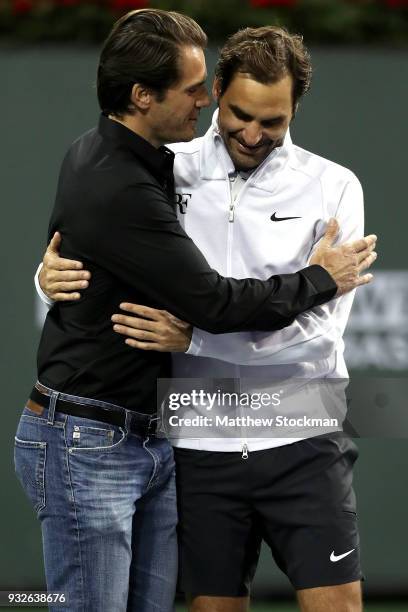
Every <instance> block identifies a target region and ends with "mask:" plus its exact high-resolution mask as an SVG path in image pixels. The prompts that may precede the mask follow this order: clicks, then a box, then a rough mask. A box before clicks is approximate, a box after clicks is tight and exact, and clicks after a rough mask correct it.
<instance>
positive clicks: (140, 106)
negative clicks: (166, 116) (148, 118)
mask: <svg viewBox="0 0 408 612" xmlns="http://www.w3.org/2000/svg"><path fill="white" fill-rule="evenodd" d="M152 100H153V92H152V90H151V89H148V88H147V87H146V86H145V85H140V83H135V84H134V85H133V87H132V93H131V95H130V101H131V103H132V104H133V106H134V107H135V109H137V110H140V111H142V112H143V111H147V110H149V108H150V105H151V103H152Z"/></svg>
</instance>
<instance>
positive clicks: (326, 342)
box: [187, 176, 364, 366]
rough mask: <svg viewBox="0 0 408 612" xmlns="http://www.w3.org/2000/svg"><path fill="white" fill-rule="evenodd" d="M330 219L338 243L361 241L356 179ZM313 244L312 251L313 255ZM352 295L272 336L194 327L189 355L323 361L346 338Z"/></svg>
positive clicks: (242, 361)
mask: <svg viewBox="0 0 408 612" xmlns="http://www.w3.org/2000/svg"><path fill="white" fill-rule="evenodd" d="M329 216H335V217H336V218H337V220H338V221H339V225H340V233H339V238H338V242H339V243H340V242H348V241H352V240H356V239H358V238H361V237H362V236H363V232H364V206H363V192H362V189H361V185H360V183H359V181H358V180H357V178H356V177H354V176H353V178H352V179H351V180H350V181H349V182H348V183H347V184H346V186H345V188H344V190H343V193H342V196H341V198H340V201H339V203H338V206H337V210H336V212H335V214H334V215H330V214H329ZM320 238H321V236H320ZM317 244H318V242H316V244H315V245H314V246H313V248H312V249H311V255H312V253H313V251H314V250H315V249H316V247H317ZM354 293H355V291H352V292H350V293H348V294H347V295H344V296H342V297H340V298H337V299H333V300H331V301H330V302H328V303H327V304H324V305H323V306H319V307H317V308H314V309H312V310H309V311H307V312H305V313H303V314H301V315H299V316H298V317H297V318H296V320H295V321H294V322H293V323H292V324H291V325H290V326H288V327H285V328H284V329H281V330H279V331H275V332H267V333H266V332H240V333H233V334H220V335H213V334H210V333H207V332H204V331H202V330H200V329H196V328H195V329H194V331H193V336H192V340H191V344H190V347H189V349H188V351H187V354H188V355H195V356H197V357H213V358H214V359H220V360H222V361H228V362H231V363H235V364H239V365H250V366H261V365H277V364H288V363H298V362H302V361H316V360H320V359H326V358H327V357H329V355H331V354H332V353H333V351H334V349H335V347H336V344H337V343H338V341H339V340H340V338H341V337H342V335H343V333H344V330H345V327H346V324H347V320H348V317H349V314H350V310H351V306H352V303H353V299H354Z"/></svg>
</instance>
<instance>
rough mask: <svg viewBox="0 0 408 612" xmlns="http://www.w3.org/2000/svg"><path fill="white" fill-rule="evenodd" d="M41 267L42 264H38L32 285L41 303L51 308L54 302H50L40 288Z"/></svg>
mask: <svg viewBox="0 0 408 612" xmlns="http://www.w3.org/2000/svg"><path fill="white" fill-rule="evenodd" d="M42 267H43V264H42V263H40V265H39V266H38V268H37V272H36V273H35V276H34V285H35V289H36V291H37V294H38V296H39V298H40V299H41V301H42V302H44V304H47V306H48V307H49V308H51V306H52V305H53V304H54V300H51V298H49V297H48V295H46V294H45V293H44V291H43V290H42V289H41V287H40V279H39V276H40V272H41V270H42Z"/></svg>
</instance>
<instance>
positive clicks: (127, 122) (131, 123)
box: [108, 115, 164, 149]
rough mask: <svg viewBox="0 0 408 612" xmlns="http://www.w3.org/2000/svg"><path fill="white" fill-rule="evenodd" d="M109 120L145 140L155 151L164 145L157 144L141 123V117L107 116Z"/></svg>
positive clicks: (148, 130) (146, 127)
mask: <svg viewBox="0 0 408 612" xmlns="http://www.w3.org/2000/svg"><path fill="white" fill-rule="evenodd" d="M108 117H109V119H111V120H112V121H116V122H117V123H120V124H121V125H124V126H125V127H127V128H128V129H129V130H131V131H132V132H134V133H135V134H137V135H138V136H140V137H141V138H144V140H147V142H149V143H150V144H151V145H152V146H153V147H155V149H158V148H159V147H161V146H162V145H163V144H164V143H163V142H159V141H158V140H157V139H155V138H154V136H153V135H152V133H151V130H150V129H149V126H148V125H146V123H145V122H144V121H143V117H140V116H139V115H123V116H121V117H116V116H115V115H108Z"/></svg>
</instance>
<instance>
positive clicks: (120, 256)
mask: <svg viewBox="0 0 408 612" xmlns="http://www.w3.org/2000/svg"><path fill="white" fill-rule="evenodd" d="M205 44H206V37H205V35H204V33H203V32H202V30H201V28H199V26H198V25H197V24H196V23H195V22H193V21H192V20H191V19H189V18H187V17H185V16H183V15H179V14H177V13H166V12H164V11H158V10H142V11H136V12H134V13H131V14H129V15H128V16H125V17H124V18H122V19H121V20H119V22H118V23H117V24H116V25H115V27H114V29H113V31H112V33H111V35H110V36H109V38H108V40H107V42H106V44H105V46H104V49H103V51H102V55H101V60H100V65H99V70H98V97H99V102H100V106H101V109H102V116H101V118H100V121H99V125H98V127H97V128H96V129H94V130H91V131H90V132H88V133H87V134H85V135H83V136H82V137H81V138H79V139H78V140H77V141H76V142H75V143H74V144H73V145H72V146H71V148H70V149H69V151H68V153H67V155H66V157H65V159H64V162H63V165H62V169H61V174H60V180H59V186H58V192H57V197H56V202H55V207H54V211H53V213H52V217H51V222H50V229H49V236H50V237H51V236H52V235H53V233H54V232H55V231H56V230H59V231H60V232H61V234H62V236H63V243H62V254H63V256H65V257H73V256H75V257H76V258H80V259H81V261H83V262H84V264H85V265H86V267H87V269H89V270H90V271H91V273H92V277H93V282H92V284H91V286H90V288H89V290H88V291H87V292H86V295H84V297H83V298H82V299H80V300H78V301H76V302H73V303H63V302H59V303H57V304H55V305H54V306H53V308H52V309H51V310H50V312H49V314H48V316H47V319H46V322H45V325H44V330H43V335H42V338H41V343H40V347H39V352H38V373H39V382H38V383H37V384H36V386H35V388H34V389H33V392H32V394H31V397H30V400H29V402H28V404H27V407H26V408H25V410H24V412H23V415H22V417H21V420H20V424H19V428H18V432H17V442H16V469H17V472H18V475H19V477H20V479H21V481H22V483H23V486H24V487H25V489H26V491H27V493H28V495H29V496H30V498H31V499H32V501H33V504H34V506H35V508H36V510H37V512H38V516H39V519H40V521H41V525H42V532H43V542H44V556H45V566H46V576H47V587H48V590H49V591H59V592H63V593H64V594H65V596H66V598H67V603H66V607H65V608H61V607H60V606H59V608H58V609H60V610H61V609H66V610H74V609H75V610H84V611H86V612H89V611H91V610H95V611H96V610H97V611H98V612H101V611H104V610H106V611H108V610H109V611H111V610H115V611H116V610H117V611H122V610H123V611H125V610H137V612H144V611H147V610H152V611H153V610H163V611H165V610H170V609H171V608H172V601H173V596H174V585H175V575H176V556H177V555H176V542H175V524H176V511H175V491H174V463H173V458H172V452H171V449H170V446H169V444H168V442H167V441H165V440H161V439H156V438H155V437H154V427H155V416H154V414H155V410H156V379H157V378H163V377H168V376H169V375H170V368H169V355H168V354H165V353H156V352H148V353H145V352H141V351H138V352H137V353H135V352H134V351H133V350H132V349H131V348H130V347H129V346H127V345H126V344H124V343H123V341H122V339H121V338H120V336H118V335H117V334H115V332H114V331H113V329H112V327H111V320H110V319H111V316H112V315H113V313H114V312H116V310H117V306H118V304H119V303H120V302H124V301H126V302H137V303H144V304H147V305H149V306H152V307H155V308H162V309H166V310H169V311H171V312H172V313H174V315H176V316H178V317H180V318H182V319H184V320H186V321H189V322H190V323H191V324H193V325H195V326H197V327H200V328H202V329H206V330H208V331H210V332H213V333H220V332H229V331H231V332H232V331H242V330H249V329H258V330H272V329H279V328H281V327H283V326H285V325H288V324H290V323H291V322H292V321H293V319H294V317H296V315H297V314H299V313H301V312H303V311H305V310H307V309H309V308H312V307H314V306H316V305H319V304H321V303H323V302H325V301H327V300H329V299H331V298H332V297H334V295H339V294H341V293H343V292H345V291H348V290H350V289H352V288H354V287H356V286H357V285H359V284H363V283H364V282H369V280H370V275H366V276H363V277H360V278H359V277H358V275H359V272H360V271H361V270H363V269H365V268H366V267H367V266H368V265H369V264H370V262H371V260H372V254H371V252H372V249H373V246H374V242H375V240H374V239H373V238H369V239H367V240H361V241H358V242H357V243H356V244H355V245H354V247H353V248H354V250H353V248H351V250H350V247H348V249H344V248H343V249H342V248H337V249H331V248H329V247H328V245H327V243H324V242H323V245H322V248H321V249H320V251H319V252H318V253H317V254H316V255H315V258H314V261H315V263H317V264H322V265H324V267H321V266H320V265H314V266H310V267H309V268H306V269H304V270H301V271H300V272H298V273H296V274H288V275H281V276H275V277H272V278H270V279H268V280H267V281H265V282H262V281H259V280H255V279H244V280H235V279H228V278H223V277H221V276H220V275H219V274H217V273H216V272H215V271H214V270H212V269H211V268H210V267H209V265H208V264H207V262H206V261H205V259H204V257H203V256H202V254H201V253H200V251H199V250H198V249H197V248H196V247H195V245H194V243H193V242H192V241H191V240H190V238H189V237H188V236H187V235H186V234H185V232H184V231H183V230H182V228H181V227H180V225H179V224H178V221H177V217H176V213H175V210H174V207H173V204H172V199H171V197H172V194H173V177H172V163H173V155H172V153H171V152H170V151H169V150H168V149H166V148H165V147H163V144H164V143H165V142H171V141H176V140H177V141H180V140H190V139H191V138H192V137H193V136H194V132H195V125H196V122H197V117H198V114H199V111H200V108H202V107H203V106H207V105H208V103H209V100H208V94H207V92H206V89H205V79H206V72H205V61H204V54H203V48H204V47H205ZM331 231H332V229H331ZM324 268H326V269H324ZM33 451H35V459H34V458H33V455H34V453H33ZM33 483H37V484H36V486H34V487H33ZM61 550H63V551H64V555H63V556H62V557H61V555H60V551H61Z"/></svg>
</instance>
